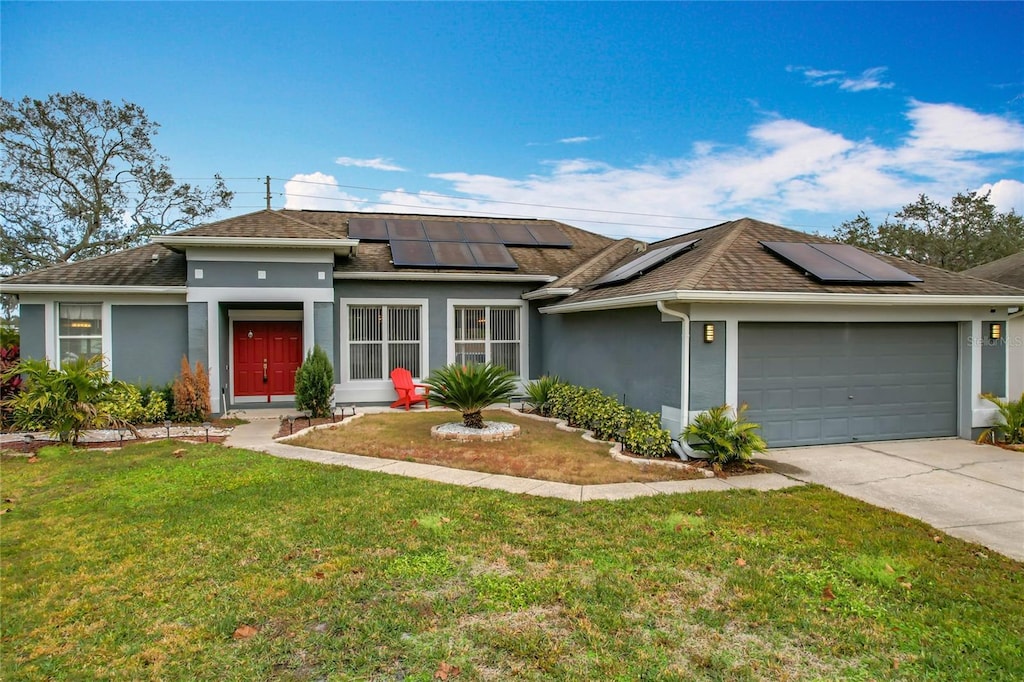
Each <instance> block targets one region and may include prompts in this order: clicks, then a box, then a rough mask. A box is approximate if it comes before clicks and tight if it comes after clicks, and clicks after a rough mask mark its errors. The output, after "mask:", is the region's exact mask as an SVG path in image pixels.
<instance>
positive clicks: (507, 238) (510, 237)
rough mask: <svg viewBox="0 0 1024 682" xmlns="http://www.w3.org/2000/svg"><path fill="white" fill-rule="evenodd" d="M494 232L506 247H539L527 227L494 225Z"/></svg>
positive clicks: (506, 224) (503, 224)
mask: <svg viewBox="0 0 1024 682" xmlns="http://www.w3.org/2000/svg"><path fill="white" fill-rule="evenodd" d="M493 227H494V231H495V232H497V233H498V238H499V239H500V240H501V243H502V244H504V245H505V246H537V240H536V239H534V238H533V235H532V234H530V230H529V229H527V227H526V225H522V224H514V223H493Z"/></svg>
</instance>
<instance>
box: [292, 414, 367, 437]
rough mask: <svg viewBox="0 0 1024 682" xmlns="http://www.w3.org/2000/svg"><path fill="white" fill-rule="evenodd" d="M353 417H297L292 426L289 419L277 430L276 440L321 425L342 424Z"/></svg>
mask: <svg viewBox="0 0 1024 682" xmlns="http://www.w3.org/2000/svg"><path fill="white" fill-rule="evenodd" d="M351 418H352V415H349V416H348V417H345V418H342V417H340V416H339V417H335V418H333V419H332V418H330V417H318V418H315V419H306V418H305V417H297V418H296V419H295V424H294V425H293V424H290V423H289V422H288V420H287V419H282V420H281V426H280V427H279V428H278V429H277V433H276V434H274V438H284V437H285V436H290V435H292V434H294V433H298V432H299V431H301V430H302V429H308V428H309V427H310V426H320V425H321V424H340V423H341V422H343V421H344V420H345V419H351Z"/></svg>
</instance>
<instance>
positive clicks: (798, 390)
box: [739, 322, 957, 447]
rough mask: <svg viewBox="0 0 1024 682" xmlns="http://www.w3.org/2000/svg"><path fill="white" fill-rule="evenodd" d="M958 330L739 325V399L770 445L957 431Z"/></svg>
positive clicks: (937, 326)
mask: <svg viewBox="0 0 1024 682" xmlns="http://www.w3.org/2000/svg"><path fill="white" fill-rule="evenodd" d="M956 394H957V330H956V325H955V324H953V323H949V324H947V323H940V324H874V323H870V324H868V323H838V324H835V323H833V324H804V323H798V324H790V323H779V324H777V323H761V322H758V323H741V324H740V325H739V400H740V402H741V403H747V404H748V405H749V406H750V410H749V412H748V413H747V416H748V418H749V419H750V421H753V422H756V423H759V424H761V426H762V431H763V433H764V436H765V438H766V439H767V440H768V445H769V446H771V447H778V446H783V445H814V444H821V443H849V442H853V441H869V440H892V439H897V438H924V437H930V436H953V435H956V431H957V429H956V427H957V423H956V422H957V420H956V415H957V400H956Z"/></svg>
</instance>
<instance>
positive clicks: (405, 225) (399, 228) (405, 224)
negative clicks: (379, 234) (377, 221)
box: [387, 220, 427, 241]
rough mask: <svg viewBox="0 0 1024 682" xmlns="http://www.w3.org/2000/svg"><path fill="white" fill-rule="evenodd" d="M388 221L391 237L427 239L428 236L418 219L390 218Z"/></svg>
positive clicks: (389, 236)
mask: <svg viewBox="0 0 1024 682" xmlns="http://www.w3.org/2000/svg"><path fill="white" fill-rule="evenodd" d="M387 222H388V238H389V239H392V240H394V239H403V240H408V239H411V240H421V241H425V240H426V238H427V235H426V234H425V233H424V232H423V225H422V224H421V223H420V221H418V220H389V221H387Z"/></svg>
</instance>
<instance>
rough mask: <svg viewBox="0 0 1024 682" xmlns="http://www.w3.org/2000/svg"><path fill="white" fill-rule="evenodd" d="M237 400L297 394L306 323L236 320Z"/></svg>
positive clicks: (234, 337) (235, 375)
mask: <svg viewBox="0 0 1024 682" xmlns="http://www.w3.org/2000/svg"><path fill="white" fill-rule="evenodd" d="M232 338H233V343H234V384H235V397H239V398H252V397H257V396H258V397H265V398H266V399H267V402H270V399H271V397H272V396H290V395H294V394H295V372H296V370H298V368H299V365H301V364H302V323H301V322H271V321H252V322H249V321H244V320H236V321H235V322H234V328H233V329H232Z"/></svg>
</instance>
